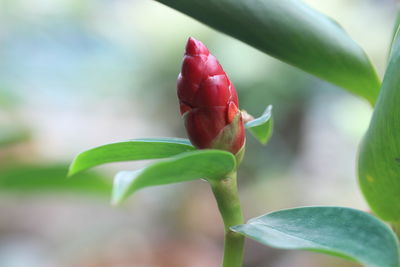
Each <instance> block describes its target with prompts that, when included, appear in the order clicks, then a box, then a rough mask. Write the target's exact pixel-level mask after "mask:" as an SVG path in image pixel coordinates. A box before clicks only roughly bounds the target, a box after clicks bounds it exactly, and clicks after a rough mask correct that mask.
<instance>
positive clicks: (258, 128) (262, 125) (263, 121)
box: [245, 105, 273, 145]
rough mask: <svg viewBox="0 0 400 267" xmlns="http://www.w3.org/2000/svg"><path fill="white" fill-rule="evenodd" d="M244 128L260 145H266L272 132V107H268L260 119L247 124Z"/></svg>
mask: <svg viewBox="0 0 400 267" xmlns="http://www.w3.org/2000/svg"><path fill="white" fill-rule="evenodd" d="M245 127H246V129H248V130H249V131H250V132H251V133H252V134H253V135H254V137H255V138H257V140H258V141H260V143H261V144H263V145H266V144H267V143H268V141H269V139H270V138H271V136H272V130H273V119H272V106H271V105H269V106H268V107H267V108H266V109H265V111H264V113H263V114H262V115H261V116H260V117H258V118H256V119H254V120H252V121H249V122H247V123H246V124H245Z"/></svg>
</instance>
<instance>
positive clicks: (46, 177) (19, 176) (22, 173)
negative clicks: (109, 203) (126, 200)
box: [0, 165, 112, 195]
mask: <svg viewBox="0 0 400 267" xmlns="http://www.w3.org/2000/svg"><path fill="white" fill-rule="evenodd" d="M67 172H68V166H66V165H51V166H36V165H13V166H9V167H6V168H4V169H0V191H6V192H14V193H24V194H26V193H43V192H65V193H84V194H87V193H94V194H101V195H106V194H107V195H108V194H110V192H111V188H112V185H111V182H110V181H109V180H107V179H105V178H104V176H101V175H99V174H96V173H94V172H86V173H82V174H78V175H77V177H76V178H78V179H67V178H66V174H67Z"/></svg>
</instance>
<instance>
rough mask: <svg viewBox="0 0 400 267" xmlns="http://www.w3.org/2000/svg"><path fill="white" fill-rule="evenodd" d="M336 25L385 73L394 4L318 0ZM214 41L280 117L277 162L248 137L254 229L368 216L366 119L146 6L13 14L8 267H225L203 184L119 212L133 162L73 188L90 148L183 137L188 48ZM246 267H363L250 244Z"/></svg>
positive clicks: (236, 77) (248, 52) (255, 103)
mask: <svg viewBox="0 0 400 267" xmlns="http://www.w3.org/2000/svg"><path fill="white" fill-rule="evenodd" d="M306 2H307V3H309V4H310V5H311V6H313V7H314V8H316V9H318V10H320V11H322V12H323V13H325V14H328V15H330V16H331V17H333V18H335V19H336V20H337V21H338V22H339V23H340V24H342V25H343V26H344V28H345V29H346V30H347V31H348V32H349V34H350V35H351V36H352V37H353V38H354V39H355V40H356V41H357V42H358V43H360V45H361V46H362V47H363V48H364V49H365V50H366V52H367V53H368V54H369V56H370V57H371V59H372V61H373V62H374V63H375V65H376V66H377V67H378V72H379V73H380V74H382V73H383V71H384V69H385V64H386V58H387V54H388V47H389V44H390V38H391V34H392V29H393V23H394V20H395V13H396V12H395V11H396V1H394V0H325V1H321V0H319V1H318V0H307V1H306ZM189 36H193V37H195V38H197V39H199V40H201V41H203V42H204V43H205V44H206V45H207V46H208V47H209V49H210V50H211V51H212V53H213V54H214V55H215V56H216V57H217V58H218V59H219V60H220V62H221V64H222V65H223V67H224V68H225V71H226V72H227V73H228V75H229V76H230V78H231V80H232V81H233V83H234V84H235V87H236V88H237V90H238V93H239V98H240V104H241V108H243V109H245V110H247V111H248V112H249V113H252V114H253V115H255V116H258V115H260V114H261V112H262V111H263V109H264V108H265V107H266V105H268V104H272V105H273V106H274V116H275V132H274V136H273V138H272V140H271V142H270V144H269V145H268V146H267V147H262V146H260V145H258V143H257V142H256V141H255V140H254V139H253V138H252V137H251V136H250V135H249V136H248V139H247V151H246V158H245V160H244V163H243V165H242V167H241V170H240V173H239V179H240V181H239V183H240V194H241V199H242V202H243V206H244V207H243V208H244V211H245V216H246V218H251V217H254V216H258V215H261V214H264V213H266V212H269V211H273V210H277V209H282V208H290V207H296V206H302V205H340V206H348V207H354V208H358V209H362V210H368V208H367V205H366V203H365V201H364V200H363V198H362V195H361V193H360V191H359V189H358V187H357V180H356V175H355V159H356V154H357V146H358V144H359V142H360V140H361V138H362V135H363V133H364V132H365V130H366V127H367V126H368V122H369V119H370V116H371V108H370V107H369V106H368V104H367V103H366V102H365V101H363V100H360V99H358V98H356V97H354V96H352V95H350V94H348V93H346V92H344V91H342V90H340V89H338V88H337V87H334V86H332V85H330V84H327V83H325V82H323V81H321V80H319V79H317V78H315V77H312V76H310V75H308V74H306V73H304V72H302V71H300V70H297V69H295V68H293V67H290V66H288V65H286V64H284V63H281V62H279V61H277V60H275V59H273V58H271V57H269V56H267V55H265V54H262V53H261V52H259V51H257V50H255V49H253V48H251V47H249V46H247V45H245V44H243V43H241V42H240V41H237V40H235V39H232V38H230V37H227V36H225V35H223V34H220V33H218V32H216V31H214V30H212V29H210V28H208V27H205V26H203V25H202V24H200V23H198V22H196V21H194V20H192V19H190V18H189V17H187V16H184V15H182V14H179V13H177V12H176V11H173V10H172V9H169V8H167V7H164V6H162V5H161V4H159V3H156V2H154V1H145V0H115V1H105V0H87V1H80V0H29V1H24V0H0V44H1V45H0V267H47V266H48V267H54V266H57V267H58V266H60V267H64V266H68V267H70V266H74V267H92V266H93V267H95V266H96V267H97V266H118V267H120V266H137V267H186V266H187V267H204V266H218V265H219V262H220V258H221V256H222V255H221V254H222V245H223V244H222V240H223V226H222V222H221V220H220V218H219V215H218V212H217V208H216V204H215V202H214V199H213V197H212V194H211V191H210V189H209V186H208V185H207V184H206V183H205V182H202V181H195V182H187V183H183V184H177V185H169V186H163V187H156V188H149V189H144V190H142V191H140V192H138V193H137V194H136V195H135V196H133V197H131V198H130V199H129V200H128V201H127V202H126V204H124V205H123V206H122V207H121V208H112V207H111V206H110V205H109V192H110V184H111V181H112V179H111V178H112V176H113V174H114V173H115V172H116V171H117V170H121V169H135V168H139V167H142V166H145V165H146V164H147V163H148V162H135V163H120V164H113V165H106V166H104V167H99V168H96V169H95V170H94V171H91V172H90V171H89V172H85V173H83V174H81V175H79V176H76V177H73V178H71V179H65V174H66V170H67V167H68V164H69V163H70V162H71V160H72V159H73V157H74V156H75V155H76V154H77V153H79V152H81V151H83V150H86V149H88V148H91V147H94V146H98V145H101V144H105V143H110V142H115V141H122V140H126V139H131V138H139V137H160V136H168V137H174V136H177V137H185V132H184V129H183V124H182V121H181V119H180V116H179V111H178V110H179V109H178V102H177V99H176V93H175V90H176V89H175V81H176V77H177V74H178V73H179V71H180V63H181V59H182V54H183V49H184V45H185V42H186V39H187V38H188V37H189ZM245 257H246V260H245V264H244V266H245V267H291V266H295V267H319V266H328V267H329V266H358V265H356V264H354V263H349V262H346V261H344V260H341V259H336V258H333V257H330V256H325V255H318V254H313V253H310V252H291V251H281V250H276V249H272V248H267V247H264V246H261V245H259V244H257V243H255V242H253V241H248V242H247V244H246V256H245Z"/></svg>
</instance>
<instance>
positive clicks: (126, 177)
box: [112, 150, 236, 204]
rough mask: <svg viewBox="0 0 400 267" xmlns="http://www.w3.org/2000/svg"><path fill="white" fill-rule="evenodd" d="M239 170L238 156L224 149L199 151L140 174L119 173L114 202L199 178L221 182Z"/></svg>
mask: <svg viewBox="0 0 400 267" xmlns="http://www.w3.org/2000/svg"><path fill="white" fill-rule="evenodd" d="M235 168H236V160H235V156H234V155H233V154H231V153H229V152H226V151H222V150H196V151H192V152H186V153H183V154H180V155H177V156H175V157H173V158H170V159H166V160H163V161H160V162H157V163H154V164H152V165H150V166H148V167H146V168H143V169H141V170H137V171H122V172H119V173H118V174H117V175H116V177H115V180H114V186H113V194H112V202H113V203H114V204H118V203H120V202H121V201H122V200H124V199H126V198H127V197H128V196H129V195H131V194H132V193H134V192H135V191H137V190H139V189H141V188H144V187H148V186H156V185H165V184H172V183H179V182H184V181H190V180H195V179H199V178H202V179H207V180H210V179H221V178H225V177H226V175H227V174H228V173H230V172H232V171H233V170H234V169H235Z"/></svg>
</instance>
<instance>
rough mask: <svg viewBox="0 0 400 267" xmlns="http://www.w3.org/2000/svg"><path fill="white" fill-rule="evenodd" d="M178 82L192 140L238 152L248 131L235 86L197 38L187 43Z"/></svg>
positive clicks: (181, 103) (207, 146) (180, 101)
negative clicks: (245, 131) (245, 130)
mask: <svg viewBox="0 0 400 267" xmlns="http://www.w3.org/2000/svg"><path fill="white" fill-rule="evenodd" d="M177 85H178V98H179V104H180V111H181V114H182V116H183V118H184V120H185V127H186V131H187V134H188V136H189V139H190V141H191V142H192V144H193V145H195V146H196V147H197V148H216V149H223V150H227V151H230V152H232V153H233V154H236V153H238V152H239V150H240V149H241V148H242V147H243V145H244V142H245V133H244V125H243V119H242V116H241V112H240V110H239V109H238V106H239V102H238V97H237V94H236V89H235V87H234V86H233V84H232V83H231V81H230V80H229V78H228V76H227V75H226V73H225V71H224V70H223V69H222V67H221V65H220V64H219V62H218V60H217V59H216V58H215V57H214V56H213V55H211V54H210V52H209V51H208V49H207V47H206V46H205V45H204V44H203V43H201V42H200V41H198V40H196V39H194V38H189V40H188V42H187V44H186V51H185V55H184V58H183V63H182V71H181V73H180V74H179V76H178V81H177Z"/></svg>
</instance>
